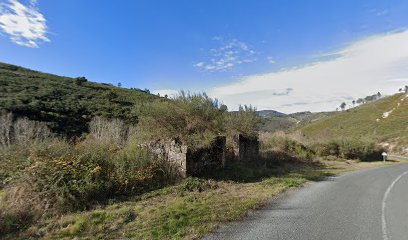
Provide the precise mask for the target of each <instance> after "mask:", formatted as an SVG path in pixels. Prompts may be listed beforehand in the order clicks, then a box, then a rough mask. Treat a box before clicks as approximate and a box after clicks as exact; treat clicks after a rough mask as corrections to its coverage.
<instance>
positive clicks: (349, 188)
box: [204, 164, 408, 240]
mask: <svg viewBox="0 0 408 240" xmlns="http://www.w3.org/2000/svg"><path fill="white" fill-rule="evenodd" d="M204 239H207V240H211V239H217V240H221V239H234V240H238V239H251V240H252V239H271V240H272V239H280V240H281V239H299V240H300V239H301V240H308V239H310V240H318V239H321V240H330V239H335V240H337V239H341V240H348V239H350V240H357V239H370V240H377V239H378V240H391V239H392V240H407V239H408V164H399V165H394V166H391V167H384V168H376V169H368V170H361V171H358V172H353V173H348V174H345V175H342V176H339V177H333V178H329V179H328V180H326V181H322V182H318V183H312V184H310V185H308V186H307V187H304V188H301V189H300V190H297V191H292V192H289V193H287V194H285V195H284V196H282V197H280V198H279V199H277V201H274V202H273V203H271V204H269V205H268V206H266V207H265V208H263V209H261V210H259V211H256V212H255V213H254V214H253V215H251V216H249V217H247V218H246V219H245V220H243V221H240V222H235V223H231V224H229V225H227V226H225V227H222V228H220V229H218V230H217V232H215V233H214V234H212V235H209V236H207V237H205V238H204Z"/></svg>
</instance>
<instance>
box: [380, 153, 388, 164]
mask: <svg viewBox="0 0 408 240" xmlns="http://www.w3.org/2000/svg"><path fill="white" fill-rule="evenodd" d="M381 155H382V156H383V162H386V161H387V156H388V154H387V153H386V152H383V153H382V154H381Z"/></svg>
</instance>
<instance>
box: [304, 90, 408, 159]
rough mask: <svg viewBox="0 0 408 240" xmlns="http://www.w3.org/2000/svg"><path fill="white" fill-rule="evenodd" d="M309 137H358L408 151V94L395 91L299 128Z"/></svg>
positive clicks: (390, 147)
mask: <svg viewBox="0 0 408 240" xmlns="http://www.w3.org/2000/svg"><path fill="white" fill-rule="evenodd" d="M298 130H300V131H301V132H302V133H303V134H304V136H305V137H306V138H308V139H313V140H318V141H326V140H329V139H336V138H357V139H361V140H369V141H376V142H378V143H380V144H382V145H383V146H385V147H388V148H389V149H390V150H391V151H393V152H398V153H407V154H408V94H401V93H400V94H395V95H393V96H390V97H386V98H383V99H381V100H378V101H375V102H372V103H368V104H363V105H362V106H359V107H356V108H353V109H349V110H347V111H344V112H340V113H337V114H334V115H333V116H330V117H328V118H325V119H323V120H320V121H316V122H313V123H311V124H308V125H306V126H304V127H301V128H299V129H298Z"/></svg>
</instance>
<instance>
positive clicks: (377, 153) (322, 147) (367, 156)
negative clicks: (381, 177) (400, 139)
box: [314, 139, 384, 161]
mask: <svg viewBox="0 0 408 240" xmlns="http://www.w3.org/2000/svg"><path fill="white" fill-rule="evenodd" d="M314 149H315V150H316V152H317V153H318V155H320V156H323V157H326V156H335V157H339V158H344V159H359V160H362V161H373V160H379V159H381V153H382V152H383V151H384V149H382V148H381V147H378V146H377V145H376V144H375V143H373V142H367V141H361V140H357V139H340V140H333V141H330V142H327V143H320V144H316V145H314Z"/></svg>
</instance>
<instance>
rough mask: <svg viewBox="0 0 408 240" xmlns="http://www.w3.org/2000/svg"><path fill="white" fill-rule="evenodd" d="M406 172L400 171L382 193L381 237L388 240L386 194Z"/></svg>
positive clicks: (407, 172)
mask: <svg viewBox="0 0 408 240" xmlns="http://www.w3.org/2000/svg"><path fill="white" fill-rule="evenodd" d="M406 174H408V171H406V172H404V173H402V174H401V175H399V176H398V177H397V178H396V179H395V180H394V181H393V182H392V183H391V185H390V186H389V187H388V188H387V191H385V193H384V197H383V200H382V208H381V223H382V233H383V239H384V240H389V239H390V238H389V237H388V233H387V222H386V221H385V205H386V203H385V202H386V201H387V198H388V195H389V194H390V192H391V190H392V188H393V187H394V185H395V184H396V183H397V182H398V181H399V180H400V179H401V178H402V177H403V176H404V175H406Z"/></svg>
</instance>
